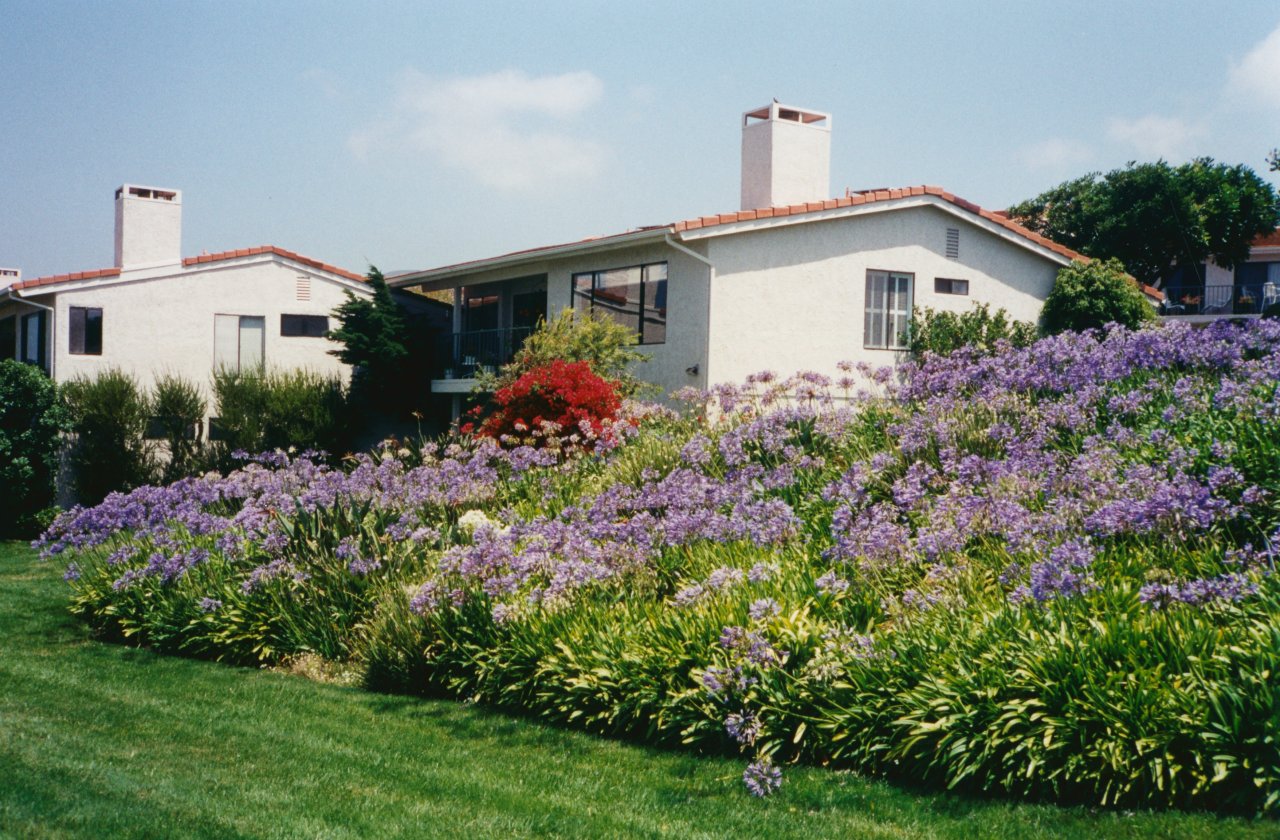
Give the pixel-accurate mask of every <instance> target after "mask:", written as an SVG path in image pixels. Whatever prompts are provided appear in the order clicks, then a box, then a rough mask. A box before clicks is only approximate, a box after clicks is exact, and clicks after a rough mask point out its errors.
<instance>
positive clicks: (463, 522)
mask: <svg viewBox="0 0 1280 840" xmlns="http://www.w3.org/2000/svg"><path fill="white" fill-rule="evenodd" d="M494 525H495V523H494V521H493V520H492V519H490V518H489V517H487V516H485V514H484V511H482V510H469V511H467V512H466V513H464V514H462V516H459V517H458V527H459V528H461V529H462V530H464V531H466V532H467V533H468V534H474V533H475V532H476V531H478V530H480V529H481V528H493V527H494Z"/></svg>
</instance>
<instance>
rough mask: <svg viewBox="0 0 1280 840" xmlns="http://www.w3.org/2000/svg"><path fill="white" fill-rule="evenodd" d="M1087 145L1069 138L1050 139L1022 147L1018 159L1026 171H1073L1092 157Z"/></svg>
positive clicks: (1091, 151)
mask: <svg viewBox="0 0 1280 840" xmlns="http://www.w3.org/2000/svg"><path fill="white" fill-rule="evenodd" d="M1092 154H1093V150H1092V149H1091V148H1090V147H1089V145H1088V144H1087V143H1084V142H1082V141H1080V140H1073V139H1071V138H1069V137H1050V138H1049V139H1047V140H1042V141H1040V142H1039V143H1032V144H1031V145H1029V146H1025V147H1023V149H1022V151H1021V152H1019V154H1018V158H1019V159H1020V160H1021V161H1022V165H1023V166H1025V167H1026V168H1028V169H1042V170H1048V171H1056V170H1063V169H1074V168H1075V167H1078V166H1079V165H1081V164H1083V163H1085V162H1086V161H1088V160H1089V158H1090V157H1091V156H1092Z"/></svg>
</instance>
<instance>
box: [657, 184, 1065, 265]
mask: <svg viewBox="0 0 1280 840" xmlns="http://www.w3.org/2000/svg"><path fill="white" fill-rule="evenodd" d="M921 195H932V196H936V197H938V198H940V199H942V200H943V201H945V202H948V203H949V204H953V205H955V206H956V207H959V208H960V209H961V210H965V211H967V212H969V213H972V214H974V215H975V216H980V217H981V218H983V219H986V220H987V221H989V222H994V223H995V224H997V225H999V226H1000V227H1002V228H1005V229H1007V230H1009V231H1012V232H1013V233H1016V234H1018V235H1019V236H1021V237H1024V238H1025V239H1029V240H1031V241H1032V242H1034V243H1036V244H1037V245H1039V246H1041V247H1042V248H1047V249H1048V250H1050V251H1053V252H1054V253H1055V254H1060V255H1062V256H1064V257H1066V258H1068V259H1072V260H1081V261H1083V262H1088V261H1089V258H1088V257H1086V256H1085V255H1083V254H1081V253H1079V252H1077V251H1073V250H1072V249H1070V248H1068V247H1067V246H1065V245H1059V244H1058V243H1057V242H1054V241H1053V240H1051V239H1046V238H1045V237H1043V236H1041V235H1040V234H1038V233H1036V232H1035V231H1033V230H1030V229H1028V228H1025V227H1023V226H1022V225H1020V224H1018V223H1017V222H1015V221H1013V220H1012V219H1010V218H1008V217H1007V216H1006V215H1004V214H1003V213H1001V212H995V211H991V210H985V209H983V208H982V207H979V206H978V205H976V204H974V203H973V202H972V201H966V200H964V199H963V198H960V197H959V196H957V195H954V194H952V193H949V192H947V191H946V190H944V189H942V187H933V186H927V185H926V186H919V187H903V188H902V189H900V190H867V191H866V192H856V193H851V194H849V195H846V196H845V197H844V198H832V199H827V200H826V201H810V202H806V203H805V204H792V205H790V206H787V207H765V208H762V209H759V210H742V211H739V212H737V213H722V214H720V215H718V216H702V217H701V218H697V219H687V220H685V221H683V222H676V223H675V224H674V225H673V226H672V227H673V228H674V229H675V231H676V232H677V233H681V232H683V231H687V230H700V229H702V228H709V227H715V226H716V225H725V224H732V223H733V222H750V221H755V220H757V219H776V218H778V217H780V216H800V215H804V214H808V213H820V212H822V211H824V210H835V209H837V208H840V207H857V206H859V205H863V204H874V203H876V202H878V201H893V200H895V199H901V198H912V197H914V196H921Z"/></svg>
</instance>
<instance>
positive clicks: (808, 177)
mask: <svg viewBox="0 0 1280 840" xmlns="http://www.w3.org/2000/svg"><path fill="white" fill-rule="evenodd" d="M830 197H831V115H830V114H824V113H822V112H820V111H807V110H805V109H803V108H792V107H791V106H789V105H781V104H779V103H778V102H777V101H776V100H775V101H774V102H772V103H771V104H769V105H766V106H764V107H763V108H757V109H755V110H754V111H747V112H746V113H745V114H743V115H742V207H741V209H743V210H758V209H760V208H762V207H781V206H784V205H787V204H800V203H802V202H806V201H822V200H824V199H827V198H830Z"/></svg>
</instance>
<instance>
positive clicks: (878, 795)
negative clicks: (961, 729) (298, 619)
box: [0, 543, 1278, 840]
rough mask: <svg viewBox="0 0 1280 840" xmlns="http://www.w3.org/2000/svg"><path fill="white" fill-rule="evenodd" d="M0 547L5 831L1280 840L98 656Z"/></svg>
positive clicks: (14, 549) (350, 691) (51, 597)
mask: <svg viewBox="0 0 1280 840" xmlns="http://www.w3.org/2000/svg"><path fill="white" fill-rule="evenodd" d="M66 596H67V592H66V589H65V585H64V584H63V583H62V581H61V580H60V574H59V568H58V567H54V566H51V565H48V564H44V563H41V562H39V561H37V560H36V559H35V557H34V554H33V552H31V551H30V550H29V549H27V548H26V547H25V546H21V545H18V544H14V543H8V544H5V543H0V686H3V688H2V689H0V837H93V838H99V837H131V838H146V837H217V838H234V837H282V838H283V837H309V838H346V837H353V838H354V837H379V838H389V837H434V836H450V835H453V836H466V837H504V838H505V837H529V836H563V837H667V836H672V837H680V838H698V837H738V836H762V837H784V838H785V837H797V838H800V837H804V838H811V837H835V836H843V837H858V838H912V840H925V839H926V838H983V837H991V838H1032V837H1036V838H1039V837H1045V836H1053V837H1065V838H1088V840H1106V838H1150V837H1166V838H1178V837H1188V838H1190V837H1194V838H1232V839H1233V840H1249V839H1250V838H1262V837H1275V836H1276V834H1277V828H1278V827H1277V825H1276V824H1275V823H1273V822H1249V821H1244V820H1238V819H1219V818H1216V817H1213V816H1210V815H1207V814H1185V813H1146V812H1141V813H1128V812H1124V813H1122V812H1105V811H1104V812H1096V811H1090V810H1085V809H1062V808H1057V807H1054V806H1052V805H1026V804H1011V803H1007V802H999V801H987V800H974V799H966V798H960V797H955V796H947V795H937V794H923V793H918V792H914V791H910V790H906V789H903V788H900V787H895V786H893V785H890V784H887V783H885V782H881V781H872V780H868V779H865V778H862V777H859V776H856V775H853V774H849V773H834V772H830V771H825V770H822V769H818V768H790V769H788V771H787V775H786V782H785V784H784V786H783V788H782V791H781V792H780V793H779V794H777V795H775V796H774V797H771V798H770V799H767V800H755V799H752V798H751V797H749V796H748V795H746V793H745V792H744V790H743V788H742V784H741V781H740V777H741V773H742V768H743V763H744V762H742V761H734V760H728V759H723V758H707V757H697V756H693V755H687V754H678V753H671V752H662V751H656V750H651V749H647V748H645V747H643V746H636V745H631V744H623V743H618V742H611V741H605V740H600V739H596V738H592V737H589V736H585V735H581V734H577V733H571V732H564V731H560V730H557V729H554V728H550V727H546V726H542V725H538V724H534V723H530V722H527V721H522V720H518V719H513V718H510V717H505V716H502V715H498V714H494V713H490V712H487V711H485V710H482V709H477V708H474V707H469V706H466V705H461V704H457V703H451V702H443V701H430V700H420V699H414V698H407V697H396V696H387V695H379V694H372V693H368V692H365V691H362V690H359V689H356V688H344V687H340V686H336V685H326V684H321V683H317V682H312V681H309V680H306V679H302V678H299V677H294V676H287V675H284V674H280V673H274V672H268V671H255V670H249V669H238V668H229V667H226V666H222V665H218V664H214V663H209V662H200V661H195V660H188V659H180V658H172V657H161V656H157V655H155V654H153V653H151V652H149V651H146V650H140V649H135V648H128V647H123V646H117V645H106V644H101V643H99V642H95V641H93V640H91V639H90V638H89V636H88V632H87V630H86V629H85V628H84V627H83V626H81V625H80V624H78V623H77V622H76V621H74V620H73V619H72V618H71V617H70V616H69V615H68V613H67V609H66Z"/></svg>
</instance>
